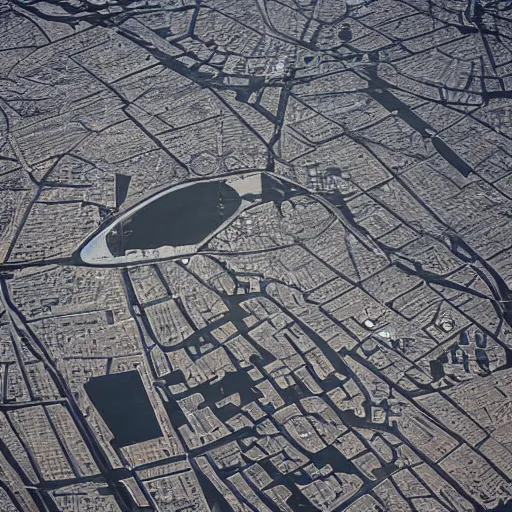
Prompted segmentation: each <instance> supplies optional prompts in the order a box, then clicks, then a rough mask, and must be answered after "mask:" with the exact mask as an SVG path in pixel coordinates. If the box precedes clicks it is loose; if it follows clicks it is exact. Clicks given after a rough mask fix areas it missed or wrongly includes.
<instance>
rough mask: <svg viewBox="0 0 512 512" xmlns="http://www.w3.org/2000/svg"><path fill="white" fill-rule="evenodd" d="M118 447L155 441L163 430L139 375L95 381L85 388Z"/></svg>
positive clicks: (126, 375)
mask: <svg viewBox="0 0 512 512" xmlns="http://www.w3.org/2000/svg"><path fill="white" fill-rule="evenodd" d="M84 388H85V391H86V393H87V395H88V396H89V398H90V399H91V402H92V403H93V404H94V407H96V409H97V410H98V412H99V413H100V414H101V417H102V418H103V419H104V420H105V423H106V424H107V426H108V428H109V429H110V430H111V431H112V433H113V434H114V443H115V445H116V446H128V445H130V444H136V443H141V442H143V441H148V440H149V439H155V438H157V437H160V436H161V435H162V430H161V429H160V425H159V423H158V420H157V419H156V416H155V412H154V411H153V407H152V406H151V402H150V401H149V398H148V395H147V393H146V390H145V389H144V384H143V383H142V379H141V378H140V374H139V372H138V371H135V370H134V371H129V372H124V373H114V374H111V375H104V376H102V377H94V378H92V379H91V380H89V382H87V383H86V384H85V386H84Z"/></svg>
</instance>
